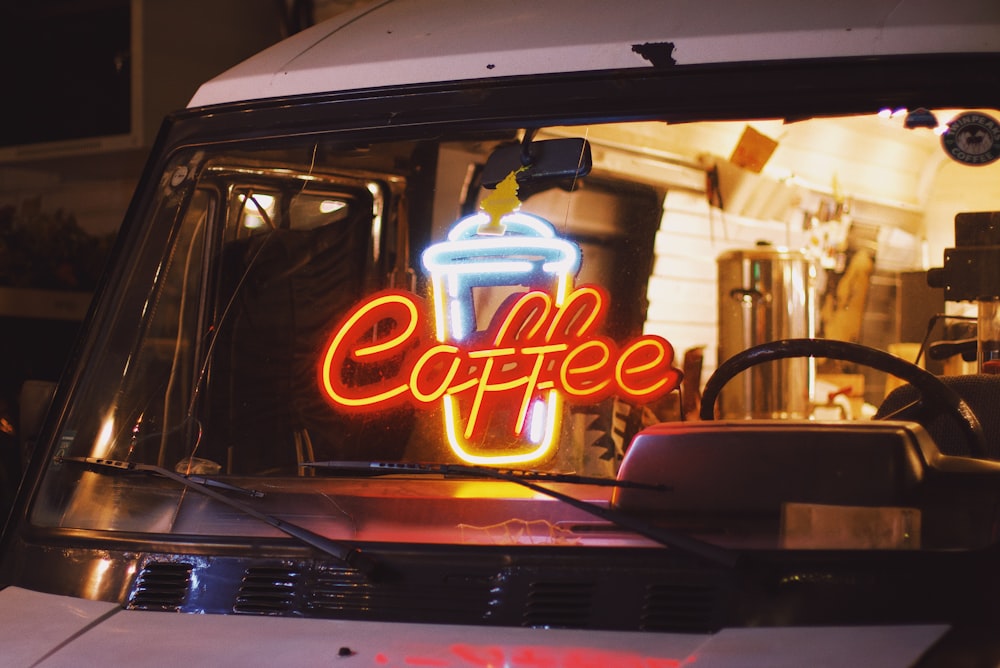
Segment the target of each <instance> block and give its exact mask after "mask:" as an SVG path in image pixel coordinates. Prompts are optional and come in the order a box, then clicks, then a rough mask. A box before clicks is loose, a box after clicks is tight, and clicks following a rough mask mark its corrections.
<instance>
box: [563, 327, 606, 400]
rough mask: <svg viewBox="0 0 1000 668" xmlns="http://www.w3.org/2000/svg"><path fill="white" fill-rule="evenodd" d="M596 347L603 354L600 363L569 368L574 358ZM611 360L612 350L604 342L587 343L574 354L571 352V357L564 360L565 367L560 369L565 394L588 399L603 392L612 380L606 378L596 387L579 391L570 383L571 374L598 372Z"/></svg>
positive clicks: (575, 350) (576, 349) (568, 356)
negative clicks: (585, 350)
mask: <svg viewBox="0 0 1000 668" xmlns="http://www.w3.org/2000/svg"><path fill="white" fill-rule="evenodd" d="M595 346H596V347H598V348H600V349H601V351H602V353H603V356H602V357H601V361H600V362H595V363H594V364H590V365H587V366H583V367H577V368H574V369H569V368H568V367H569V366H570V361H571V360H572V359H573V358H575V357H576V356H577V355H578V354H580V352H581V351H583V350H584V349H586V348H593V347H595ZM610 359H611V350H610V349H609V348H608V345H607V344H606V343H604V342H603V341H586V342H584V343H583V344H581V345H580V346H578V347H576V348H575V349H574V350H573V351H572V352H570V354H569V355H567V356H566V359H565V360H563V365H562V366H561V367H560V368H559V380H560V381H561V382H562V390H563V392H568V393H569V394H572V395H573V396H574V397H586V396H589V395H591V394H596V393H598V392H600V391H601V390H603V389H604V388H606V387H607V386H608V384H609V383H611V379H610V378H606V379H605V380H604V381H602V382H600V383H597V384H596V385H594V386H593V387H591V388H589V389H586V390H578V389H576V388H575V387H574V386H573V385H572V383H570V378H569V376H570V375H571V374H582V373H588V372H590V371H597V370H598V369H600V368H601V367H603V366H605V365H606V364H607V363H608V360H610Z"/></svg>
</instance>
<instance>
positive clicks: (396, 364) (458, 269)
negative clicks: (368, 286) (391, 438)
mask: <svg viewBox="0 0 1000 668" xmlns="http://www.w3.org/2000/svg"><path fill="white" fill-rule="evenodd" d="M492 220H493V219H492V218H491V216H490V215H489V214H487V213H484V212H480V213H477V214H474V215H472V216H468V217H466V218H463V219H461V220H459V221H458V222H457V223H456V224H455V226H454V227H453V228H452V230H451V232H450V233H449V235H448V239H447V240H446V241H444V242H441V243H438V244H435V245H433V246H431V247H429V248H428V249H427V250H426V251H425V252H424V255H423V262H424V266H425V267H426V269H427V270H428V272H429V274H430V281H431V293H432V303H431V307H430V308H429V307H428V305H427V303H426V302H425V301H424V300H423V299H421V298H420V297H418V296H416V295H414V294H412V293H408V292H403V291H398V290H389V291H383V292H380V293H377V294H375V295H372V296H370V297H369V298H368V299H366V300H365V301H363V302H361V303H360V304H357V305H356V306H355V307H354V308H353V309H352V310H351V311H350V313H348V314H347V316H346V317H345V318H344V319H343V320H342V321H341V323H340V324H339V325H338V327H337V328H336V330H335V332H334V334H333V337H332V339H331V341H330V344H329V345H328V346H327V348H326V350H325V354H324V357H323V361H322V364H321V365H320V383H321V385H322V387H323V389H324V391H325V393H326V395H327V397H328V399H329V400H330V401H332V403H333V404H334V406H336V407H337V408H338V409H340V410H349V411H368V410H381V409H385V408H389V407H393V406H401V405H410V406H413V407H416V408H432V407H435V406H437V405H440V406H441V407H442V409H443V414H444V431H445V434H446V436H447V439H448V443H449V445H450V446H451V449H452V450H453V451H454V452H455V454H456V455H457V456H458V457H459V458H461V459H462V460H463V461H467V462H471V463H478V464H497V465H505V464H517V463H524V462H528V461H534V460H538V459H542V458H544V457H546V456H547V455H549V454H551V452H552V450H553V449H554V446H555V444H556V442H557V441H558V437H559V430H560V427H561V421H562V413H563V402H569V403H580V404H582V403H595V402H597V401H600V400H602V399H604V398H606V397H608V396H611V395H616V396H619V397H622V398H624V399H628V400H631V401H635V402H637V403H646V402H649V401H653V400H655V399H657V398H659V397H661V396H663V395H664V394H666V393H667V392H670V391H671V390H673V389H675V388H676V387H677V385H678V383H679V382H680V372H679V371H678V370H677V369H675V368H674V367H673V360H674V351H673V348H672V347H671V345H670V343H668V342H667V341H666V340H665V339H663V338H661V337H659V336H653V335H645V336H641V337H638V338H636V339H634V340H632V341H630V342H627V343H625V344H623V345H618V344H617V343H615V342H614V341H613V340H611V339H610V338H608V337H606V336H604V335H603V334H602V333H601V332H602V329H603V324H604V320H605V318H606V316H607V310H608V305H609V299H608V295H607V292H606V291H605V290H604V289H603V288H601V287H599V286H594V285H581V286H574V281H573V279H574V276H575V275H576V272H577V270H578V269H579V266H580V249H579V248H578V247H577V246H576V245H575V244H572V243H570V242H569V241H567V240H565V239H561V238H559V237H557V236H556V234H555V231H554V230H553V228H552V226H551V225H550V224H549V223H548V222H547V221H545V220H543V219H541V218H538V217H536V216H531V215H528V214H525V213H520V212H513V213H508V214H506V215H504V216H502V217H500V219H499V220H500V224H499V225H496V224H494V223H493V222H492ZM498 290H499V291H500V292H501V293H502V294H501V297H504V298H503V299H502V300H501V302H500V303H499V304H498V305H497V304H495V303H494V304H491V305H490V306H489V307H487V308H491V309H492V311H491V313H486V314H477V301H478V302H480V303H482V302H484V301H485V302H489V298H488V297H489V295H487V298H485V299H484V296H483V295H484V293H495V292H496V291H498ZM495 301H496V298H495V294H494V302H495ZM477 315H478V316H484V317H478V318H477ZM484 320H488V322H486V323H484V326H480V323H481V322H482V321H484ZM431 322H433V323H434V326H433V329H434V331H433V335H432V334H431V332H429V331H428V330H429V329H430V327H429V323H431ZM358 367H362V368H365V367H366V368H368V369H370V370H373V373H369V374H364V375H365V376H367V377H369V378H375V379H377V380H375V381H373V382H369V383H367V384H364V385H358V384H356V383H352V382H351V381H350V378H352V377H354V375H355V374H352V373H345V370H346V369H356V368H358ZM375 370H381V371H375ZM386 370H389V371H386Z"/></svg>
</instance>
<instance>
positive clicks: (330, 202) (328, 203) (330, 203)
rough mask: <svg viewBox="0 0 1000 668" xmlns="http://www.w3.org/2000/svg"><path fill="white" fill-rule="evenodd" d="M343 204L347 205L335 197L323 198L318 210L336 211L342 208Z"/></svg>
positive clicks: (325, 211)
mask: <svg viewBox="0 0 1000 668" xmlns="http://www.w3.org/2000/svg"><path fill="white" fill-rule="evenodd" d="M345 206H347V202H341V201H340V200H335V199H325V200H323V201H322V202H320V203H319V212H320V213H336V212H337V211H340V210H341V209H343V208H344V207H345Z"/></svg>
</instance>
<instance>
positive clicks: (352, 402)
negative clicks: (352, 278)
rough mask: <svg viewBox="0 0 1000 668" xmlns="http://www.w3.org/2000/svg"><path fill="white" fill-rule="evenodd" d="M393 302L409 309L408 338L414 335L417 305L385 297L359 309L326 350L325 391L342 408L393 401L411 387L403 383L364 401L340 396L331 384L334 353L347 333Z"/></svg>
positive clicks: (376, 347) (379, 348) (396, 341)
mask: <svg viewBox="0 0 1000 668" xmlns="http://www.w3.org/2000/svg"><path fill="white" fill-rule="evenodd" d="M392 302H397V303H401V304H404V305H405V306H406V307H407V310H408V311H410V316H411V317H410V323H409V325H408V326H407V327H406V332H408V334H407V336H409V334H412V333H413V332H414V331H415V330H416V327H417V320H418V318H417V309H416V305H415V304H414V303H413V302H412V301H411V300H410V299H408V298H406V297H404V296H402V295H384V296H382V297H380V298H378V299H373V300H372V301H370V302H368V303H367V304H365V305H364V306H363V307H362V308H360V309H358V312H357V313H355V314H354V315H353V316H351V318H350V319H348V321H347V322H346V323H344V325H343V326H342V327H341V328H340V330H339V331H338V332H337V335H336V336H335V337H334V338H333V341H332V342H331V343H330V345H329V346H328V347H327V349H326V355H324V357H323V374H322V375H323V389H325V390H326V393H327V394H328V395H329V396H330V398H331V399H333V400H334V401H336V402H337V403H339V404H341V405H342V406H353V407H356V408H357V407H364V406H371V405H373V404H376V403H379V402H382V401H387V400H389V399H392V398H393V397H398V396H399V395H400V394H403V393H404V392H406V391H407V390H408V389H409V386H408V385H407V384H406V383H403V384H401V385H397V386H396V387H394V388H392V389H389V390H386V391H385V392H382V393H380V394H376V395H373V396H370V397H365V398H363V399H350V398H348V397H342V396H340V395H339V394H338V393H337V391H336V390H335V389H334V388H333V384H332V383H330V365H331V364H332V362H333V356H334V353H336V352H337V350H339V349H340V346H341V344H342V343H343V342H344V337H345V336H347V332H349V331H351V329H352V328H353V326H354V324H355V323H357V322H358V320H359V319H360V318H361V317H363V316H364V315H367V313H368V312H369V311H371V310H372V309H373V308H377V307H379V306H382V305H383V304H389V303H392ZM405 340H406V339H405V338H403V337H401V336H397V337H395V338H393V339H391V342H392V343H393V345H398V344H399V343H400V342H403V341H405ZM390 348H391V346H387V345H386V344H375V345H372V346H367V347H365V348H364V349H363V350H364V351H365V354H366V355H370V354H372V353H373V352H379V351H383V350H389V349H390ZM359 353H360V351H355V353H354V354H355V355H358V354H359Z"/></svg>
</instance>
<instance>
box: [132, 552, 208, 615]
mask: <svg viewBox="0 0 1000 668" xmlns="http://www.w3.org/2000/svg"><path fill="white" fill-rule="evenodd" d="M192 568H193V567H192V566H191V564H183V563H173V562H155V561H154V562H150V563H148V564H146V567H145V568H143V569H142V571H141V572H140V573H139V577H138V578H136V581H135V589H134V590H133V592H132V598H131V599H130V600H129V604H128V607H129V609H130V610H164V611H169V612H176V611H178V610H180V607H181V605H183V604H184V601H185V600H186V599H187V594H188V588H189V587H190V585H191V571H192Z"/></svg>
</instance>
